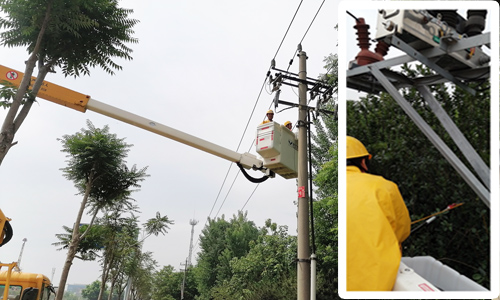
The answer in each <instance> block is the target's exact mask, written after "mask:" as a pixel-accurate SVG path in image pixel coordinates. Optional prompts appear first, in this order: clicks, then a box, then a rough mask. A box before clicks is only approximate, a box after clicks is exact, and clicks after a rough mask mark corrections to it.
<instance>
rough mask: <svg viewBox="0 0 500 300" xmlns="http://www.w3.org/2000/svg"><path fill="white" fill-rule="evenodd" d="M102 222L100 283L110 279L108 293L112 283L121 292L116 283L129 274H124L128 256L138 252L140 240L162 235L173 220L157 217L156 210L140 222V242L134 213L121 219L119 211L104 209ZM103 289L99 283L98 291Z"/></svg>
mask: <svg viewBox="0 0 500 300" xmlns="http://www.w3.org/2000/svg"><path fill="white" fill-rule="evenodd" d="M102 222H104V224H106V228H107V229H108V230H107V231H106V232H105V235H104V238H105V240H106V243H105V246H104V249H103V258H102V260H101V265H102V277H101V281H102V282H103V283H106V282H108V280H109V281H110V284H111V287H110V292H111V293H113V291H114V289H115V286H117V285H118V287H119V288H118V290H119V293H121V292H122V287H121V284H120V283H122V282H123V283H124V281H125V280H124V279H125V278H129V277H130V276H129V274H127V273H126V271H127V262H128V261H130V257H131V256H135V255H136V253H137V252H138V251H139V252H140V246H142V243H143V242H144V240H146V238H148V237H149V236H151V235H155V236H158V235H159V234H160V233H161V234H165V233H166V230H167V229H169V226H168V225H171V224H173V221H171V220H169V219H168V217H167V216H161V215H160V213H159V212H157V213H156V216H155V217H154V218H151V219H149V220H147V222H146V223H144V224H143V226H144V231H143V233H144V234H145V235H146V236H145V237H144V238H142V239H141V240H140V241H139V240H138V236H139V231H140V228H139V225H138V219H137V217H135V216H134V215H131V216H130V217H127V218H125V217H121V212H119V211H112V212H108V213H107V214H106V215H105V216H104V217H103V218H102ZM103 291H104V284H102V285H101V293H102V292H103ZM100 299H102V295H99V298H98V300H100ZM109 300H111V299H109Z"/></svg>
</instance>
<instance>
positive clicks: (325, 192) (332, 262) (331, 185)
mask: <svg viewBox="0 0 500 300" xmlns="http://www.w3.org/2000/svg"><path fill="white" fill-rule="evenodd" d="M325 63H326V65H325V67H324V68H325V69H326V70H327V73H326V74H325V75H323V78H324V79H325V80H326V81H327V82H328V84H330V85H332V86H333V87H334V89H335V90H336V88H337V84H338V68H337V56H336V55H330V56H329V57H327V58H326V59H325ZM326 105H327V107H328V109H329V110H331V111H337V99H336V98H335V97H333V98H332V99H330V101H329V102H328V103H327V104H326ZM314 128H315V132H313V134H312V140H313V142H314V143H313V144H312V145H311V148H312V149H311V151H312V153H311V154H312V161H311V164H312V167H313V174H312V176H313V178H314V185H315V186H316V190H315V195H316V197H315V199H314V200H315V201H314V202H313V215H314V219H313V222H314V233H315V243H316V256H317V261H318V262H317V277H318V278H317V295H316V297H317V299H319V300H321V299H325V300H326V299H340V298H339V296H338V289H337V282H338V279H337V277H338V274H337V266H338V261H337V257H338V251H337V248H338V224H337V223H338V217H337V216H338V197H337V194H338V164H337V161H338V148H337V145H338V144H337V141H338V119H337V116H335V115H321V118H320V119H318V120H316V121H315V122H314Z"/></svg>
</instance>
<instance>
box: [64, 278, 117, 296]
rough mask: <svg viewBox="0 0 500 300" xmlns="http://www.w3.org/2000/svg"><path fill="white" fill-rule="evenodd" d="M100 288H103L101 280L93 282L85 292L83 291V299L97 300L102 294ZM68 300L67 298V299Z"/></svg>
mask: <svg viewBox="0 0 500 300" xmlns="http://www.w3.org/2000/svg"><path fill="white" fill-rule="evenodd" d="M100 288H101V282H100V281H99V280H96V281H94V282H92V283H91V284H89V285H87V286H86V287H85V288H84V289H83V290H82V296H83V298H85V299H87V300H97V298H98V296H99V293H100ZM105 293H106V294H108V293H109V291H108V289H107V287H106V292H105ZM65 299H66V298H65Z"/></svg>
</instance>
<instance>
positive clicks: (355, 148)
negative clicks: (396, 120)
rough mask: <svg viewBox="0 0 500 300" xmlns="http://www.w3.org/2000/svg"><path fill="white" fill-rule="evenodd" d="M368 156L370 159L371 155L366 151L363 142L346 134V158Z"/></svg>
mask: <svg viewBox="0 0 500 300" xmlns="http://www.w3.org/2000/svg"><path fill="white" fill-rule="evenodd" d="M364 156H368V159H372V155H371V154H370V153H368V150H366V148H365V146H364V145H363V143H361V142H360V141H359V140H358V139H356V138H353V137H352V136H347V159H351V158H358V157H364Z"/></svg>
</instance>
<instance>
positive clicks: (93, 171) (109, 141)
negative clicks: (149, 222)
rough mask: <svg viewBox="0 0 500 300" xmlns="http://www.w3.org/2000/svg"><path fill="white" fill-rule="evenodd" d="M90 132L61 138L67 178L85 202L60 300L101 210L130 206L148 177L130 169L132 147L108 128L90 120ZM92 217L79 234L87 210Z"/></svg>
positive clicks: (63, 276)
mask: <svg viewBox="0 0 500 300" xmlns="http://www.w3.org/2000/svg"><path fill="white" fill-rule="evenodd" d="M87 127H88V129H82V130H81V131H80V132H77V133H76V134H73V135H65V136H63V138H62V139H60V141H61V143H62V144H63V150H61V151H62V152H66V153H67V154H68V155H67V157H68V158H69V159H68V160H67V163H68V166H67V167H65V168H63V169H62V171H63V173H64V176H65V177H66V178H67V179H69V180H71V181H73V182H74V184H75V187H76V188H77V190H78V191H79V194H80V195H83V199H82V202H81V205H80V209H79V211H78V214H77V217H76V220H75V225H74V227H73V233H72V238H71V242H70V244H69V246H68V253H67V257H66V260H65V263H64V267H63V270H62V274H61V280H60V283H59V292H58V293H57V297H56V300H61V299H62V296H63V293H64V287H65V285H66V280H67V278H68V274H69V270H70V268H71V264H72V261H73V259H74V258H75V255H76V253H77V250H78V245H79V243H80V242H81V241H82V239H83V237H84V236H85V235H86V233H87V232H88V229H89V228H91V227H92V224H93V223H94V220H95V218H96V216H97V213H98V212H99V210H101V209H103V208H105V207H120V206H127V205H130V201H131V198H130V197H129V196H130V194H131V193H132V190H131V188H138V187H140V185H139V182H141V181H143V180H144V178H145V177H146V176H147V175H146V168H143V169H137V168H136V166H135V165H134V166H133V167H132V168H130V169H129V168H128V167H127V166H126V165H125V163H124V159H125V157H126V155H127V153H128V151H129V148H130V147H131V145H129V144H127V143H125V142H124V140H123V139H119V138H117V137H116V135H115V134H111V133H109V127H108V126H105V127H104V128H103V129H98V128H95V127H94V126H93V124H92V123H91V122H90V121H87ZM86 209H88V212H90V213H91V214H92V217H91V221H90V223H89V225H88V228H87V231H85V232H83V233H80V231H79V225H80V223H81V219H82V216H83V213H84V212H85V210H86Z"/></svg>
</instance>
